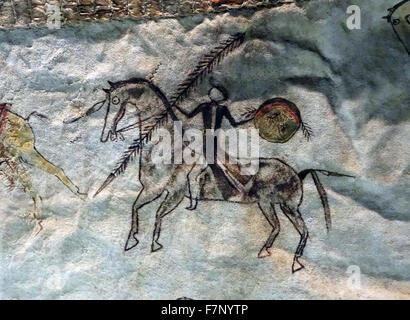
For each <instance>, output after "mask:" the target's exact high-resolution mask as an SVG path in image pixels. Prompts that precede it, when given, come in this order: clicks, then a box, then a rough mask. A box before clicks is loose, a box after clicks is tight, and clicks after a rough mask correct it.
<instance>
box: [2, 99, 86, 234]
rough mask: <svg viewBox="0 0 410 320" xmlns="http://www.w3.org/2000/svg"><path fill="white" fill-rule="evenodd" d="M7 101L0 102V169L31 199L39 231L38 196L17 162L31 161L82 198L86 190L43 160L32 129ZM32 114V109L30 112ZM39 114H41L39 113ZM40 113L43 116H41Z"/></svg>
mask: <svg viewBox="0 0 410 320" xmlns="http://www.w3.org/2000/svg"><path fill="white" fill-rule="evenodd" d="M9 108H10V104H0V170H1V171H2V173H3V175H5V176H6V177H7V179H8V181H9V182H10V183H9V185H14V180H17V181H18V182H20V184H21V185H22V187H23V190H24V192H26V193H27V194H29V195H30V197H31V198H32V199H33V201H34V211H33V216H34V219H36V220H37V221H38V224H39V226H40V231H41V229H42V226H41V222H40V221H41V220H40V203H41V198H40V196H39V195H38V194H37V193H36V192H35V191H34V190H33V187H32V183H31V180H30V177H29V176H28V174H27V172H26V171H25V170H24V168H23V167H22V166H21V163H26V164H29V165H32V166H34V167H36V168H38V169H40V170H42V171H45V172H47V173H49V174H51V175H54V176H55V177H57V178H58V179H59V180H60V181H61V182H62V183H63V184H64V185H65V186H66V187H67V188H68V189H70V191H71V192H73V193H74V194H75V195H77V196H78V197H80V198H81V199H83V200H85V199H86V198H87V195H86V194H83V193H81V192H80V191H79V188H78V187H77V186H76V185H74V184H73V183H72V182H71V180H70V179H69V178H68V177H67V176H66V175H65V174H64V171H63V170H62V169H60V168H59V167H56V166H55V165H54V164H52V163H51V162H50V161H48V160H46V159H45V158H44V157H43V156H42V155H41V154H40V153H39V152H38V151H37V149H36V147H35V137H34V133H33V130H32V128H31V126H30V124H29V122H28V120H29V118H30V116H29V117H28V118H26V119H24V118H22V117H21V116H19V115H17V114H15V113H13V112H11V111H10V109H9ZM34 114H36V112H33V113H32V114H31V115H34ZM40 116H41V115H40ZM42 117H44V116H42Z"/></svg>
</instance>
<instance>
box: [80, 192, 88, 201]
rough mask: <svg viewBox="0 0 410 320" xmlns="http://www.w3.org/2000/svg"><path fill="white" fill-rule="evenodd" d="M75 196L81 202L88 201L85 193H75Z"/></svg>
mask: <svg viewBox="0 0 410 320" xmlns="http://www.w3.org/2000/svg"><path fill="white" fill-rule="evenodd" d="M77 196H78V197H79V198H80V199H81V200H83V201H87V200H88V194H87V193H81V192H77Z"/></svg>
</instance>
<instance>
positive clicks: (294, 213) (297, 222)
mask: <svg viewBox="0 0 410 320" xmlns="http://www.w3.org/2000/svg"><path fill="white" fill-rule="evenodd" d="M280 208H281V209H282V211H283V213H284V214H285V215H286V216H287V217H288V219H289V220H290V222H292V224H293V226H294V227H295V229H296V230H297V231H298V233H299V234H300V241H299V244H298V247H297V248H296V252H295V256H294V258H293V264H292V273H295V272H296V271H299V270H301V269H303V268H304V265H303V264H302V263H301V262H300V261H299V258H300V257H301V256H302V255H303V250H304V249H305V246H306V241H307V239H308V237H309V232H308V229H307V227H306V224H305V221H304V220H303V218H302V215H301V214H300V211H299V209H291V208H289V207H288V206H286V205H282V204H281V205H280Z"/></svg>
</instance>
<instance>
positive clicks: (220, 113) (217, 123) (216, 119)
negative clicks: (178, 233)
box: [178, 82, 251, 210]
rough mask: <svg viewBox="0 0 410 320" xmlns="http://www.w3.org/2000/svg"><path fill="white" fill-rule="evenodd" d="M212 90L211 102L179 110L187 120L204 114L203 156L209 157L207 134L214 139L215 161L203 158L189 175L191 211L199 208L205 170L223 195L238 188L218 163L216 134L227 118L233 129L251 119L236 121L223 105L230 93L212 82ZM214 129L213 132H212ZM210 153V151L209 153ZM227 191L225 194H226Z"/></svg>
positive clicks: (213, 153)
mask: <svg viewBox="0 0 410 320" xmlns="http://www.w3.org/2000/svg"><path fill="white" fill-rule="evenodd" d="M211 84H212V88H211V89H210V90H209V92H208V97H209V99H210V100H211V101H210V102H205V103H202V104H200V105H199V106H197V107H196V108H195V109H194V110H192V111H191V112H186V111H184V110H182V109H181V108H178V110H179V111H180V112H181V113H183V114H184V115H185V116H186V117H187V118H192V117H195V116H196V115H197V114H199V113H202V120H203V124H204V134H203V142H204V143H203V155H207V156H209V155H208V153H207V150H206V143H205V142H206V141H208V140H207V139H206V138H207V134H212V136H213V139H214V145H213V148H212V149H213V151H212V154H211V156H212V157H213V159H211V160H213V161H210V162H208V161H207V160H210V159H209V158H207V159H205V156H202V157H201V158H200V159H198V161H197V164H195V165H194V166H193V167H192V169H191V171H190V172H189V174H188V187H189V194H190V206H189V207H188V208H187V209H189V210H194V209H196V207H197V204H198V200H199V196H200V192H201V188H202V186H203V180H204V174H205V169H206V168H207V167H208V166H209V167H210V168H211V169H212V171H213V173H214V176H215V178H216V181H217V184H218V186H219V188H220V190H221V191H222V192H223V193H226V194H229V193H232V189H234V190H236V187H235V186H233V185H232V183H231V181H229V180H228V179H227V178H226V176H225V173H224V170H223V169H222V168H221V167H220V166H219V165H218V163H217V152H218V151H217V150H218V140H217V135H215V134H214V133H216V132H217V130H218V129H220V128H221V126H222V121H223V119H224V118H226V119H227V120H228V121H229V123H230V124H231V125H232V126H233V127H237V126H239V125H241V124H244V123H246V122H248V121H250V120H251V119H247V120H242V121H236V120H235V119H234V118H233V117H232V115H231V113H230V111H229V109H228V107H227V106H225V105H223V104H222V103H224V102H225V101H227V99H228V92H227V90H226V89H225V88H224V87H223V86H220V85H215V84H213V83H212V82H211ZM211 129H213V130H211ZM208 152H209V151H208ZM226 182H229V184H230V185H231V190H227V188H228V189H229V187H227V183H226ZM224 191H225V192H224Z"/></svg>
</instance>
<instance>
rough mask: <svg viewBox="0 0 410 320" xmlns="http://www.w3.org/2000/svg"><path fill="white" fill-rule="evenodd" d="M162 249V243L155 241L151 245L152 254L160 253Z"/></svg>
mask: <svg viewBox="0 0 410 320" xmlns="http://www.w3.org/2000/svg"><path fill="white" fill-rule="evenodd" d="M162 248H163V246H162V244H160V243H158V242H156V241H154V242H152V245H151V252H156V251H159V250H161V249H162Z"/></svg>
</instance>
